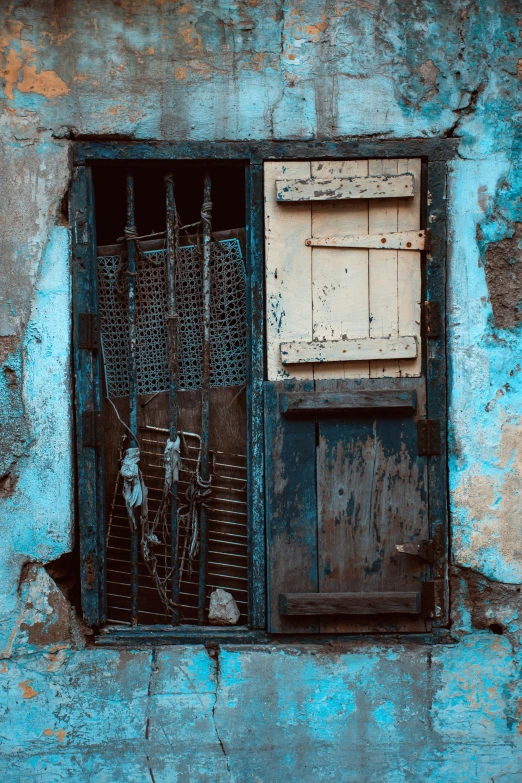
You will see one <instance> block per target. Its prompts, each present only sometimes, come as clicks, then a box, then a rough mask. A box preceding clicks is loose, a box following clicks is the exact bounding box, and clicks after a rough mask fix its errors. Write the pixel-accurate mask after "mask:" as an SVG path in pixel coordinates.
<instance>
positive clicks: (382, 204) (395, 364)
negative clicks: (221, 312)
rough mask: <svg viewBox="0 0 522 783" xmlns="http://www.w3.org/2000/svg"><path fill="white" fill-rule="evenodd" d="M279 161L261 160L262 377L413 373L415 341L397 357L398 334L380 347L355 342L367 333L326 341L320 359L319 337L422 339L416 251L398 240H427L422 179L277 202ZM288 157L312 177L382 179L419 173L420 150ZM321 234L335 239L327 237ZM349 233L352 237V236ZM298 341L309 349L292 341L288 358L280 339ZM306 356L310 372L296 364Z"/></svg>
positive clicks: (319, 179) (417, 360) (415, 176)
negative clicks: (369, 191)
mask: <svg viewBox="0 0 522 783" xmlns="http://www.w3.org/2000/svg"><path fill="white" fill-rule="evenodd" d="M282 165H283V164H281V163H268V164H266V165H265V199H266V233H267V240H266V241H267V245H266V247H267V252H266V277H267V292H268V296H267V343H268V346H267V352H268V378H269V379H270V380H275V379H277V378H281V377H295V378H303V377H307V378H308V377H309V378H311V377H312V373H313V377H314V378H315V379H328V378H368V377H376V378H377V377H389V376H392V377H398V376H400V375H401V374H404V375H420V370H421V356H420V350H416V351H415V353H410V354H408V353H404V350H403V351H402V353H400V356H401V360H403V361H404V365H401V364H400V363H399V358H398V357H399V352H398V347H397V346H398V345H399V343H397V346H395V345H394V344H393V343H390V342H388V343H386V345H388V349H387V350H384V349H383V347H382V346H381V345H377V344H375V345H374V347H373V349H370V348H369V347H368V348H366V347H365V349H364V350H362V345H363V344H364V345H365V343H360V346H359V349H358V350H355V349H350V350H349V351H348V348H346V352H343V349H340V350H339V352H338V355H337V353H336V349H333V348H332V350H331V351H329V352H328V358H327V359H326V358H325V357H326V354H324V342H325V341H327V342H332V341H333V342H334V343H335V341H339V340H341V339H346V340H354V339H358V340H364V339H365V338H384V339H388V338H399V337H401V338H410V337H415V338H416V345H417V346H420V300H421V269H420V253H419V251H418V250H410V249H407V250H399V249H398V248H400V247H402V246H403V244H405V245H407V244H408V243H410V244H413V243H415V244H416V246H418V245H419V244H420V243H421V242H424V238H425V232H424V231H421V230H420V188H417V189H416V190H417V195H416V196H415V197H413V198H405V199H402V198H395V197H394V198H384V199H377V200H375V199H353V200H350V199H343V200H337V201H336V200H323V201H305V202H301V203H299V202H292V203H288V204H286V203H280V202H278V201H276V200H275V195H274V194H275V191H274V188H275V185H274V182H280V181H281V180H280V179H279V177H280V173H279V172H280V170H281V166H282ZM287 165H288V167H290V166H291V167H293V170H294V171H296V170H297V167H303V169H302V170H303V171H305V169H306V167H307V166H308V165H310V172H309V173H310V174H311V176H310V177H308V178H307V179H306V181H307V182H316V181H317V182H319V183H321V182H325V181H331V182H334V181H335V182H337V181H341V180H342V181H345V180H346V181H350V182H352V181H356V180H357V181H367V180H368V179H371V177H370V176H369V175H373V178H374V179H375V180H376V181H378V182H381V181H384V180H388V179H390V178H391V179H394V178H395V179H398V178H400V177H402V176H403V175H406V176H410V174H411V177H412V178H413V179H415V181H417V182H420V176H421V162H420V160H419V159H410V160H408V159H405V160H398V159H379V160H358V161H342V160H341V161H311V163H310V164H308V163H306V164H303V163H289V164H287ZM399 169H400V172H399ZM285 178H288V181H290V175H289V173H286V172H285ZM296 209H297V211H295V212H294V210H296ZM307 227H308V233H307ZM324 237H330V238H333V239H332V242H335V241H336V240H337V238H340V239H341V240H342V241H341V242H340V243H339V244H338V245H337V246H326V244H327V243H326V242H324V240H323V238H324ZM394 237H395V239H394ZM350 238H353V239H354V240H355V241H354V242H353V243H351V244H352V246H350V241H349V239H350ZM369 238H370V239H371V240H372V241H371V242H368V239H369ZM383 239H384V240H385V241H384V242H383ZM345 240H346V244H343V242H344V241H345ZM303 245H304V247H303ZM307 251H308V252H310V251H311V255H309V254H308V252H307ZM309 275H311V281H309V277H308V276H309ZM308 297H310V300H308ZM297 302H298V303H299V305H297ZM399 342H400V341H399ZM410 342H411V340H410ZM297 343H301V344H311V345H312V346H313V347H312V349H311V350H307V351H306V352H304V350H303V349H302V348H300V349H299V351H298V353H296V352H295V351H294V349H291V350H290V355H292V356H294V357H295V356H297V355H299V357H300V358H299V359H295V363H294V361H291V360H290V359H289V356H288V355H287V350H286V346H287V345H288V344H297ZM282 344H284V346H285V347H283V345H282ZM316 344H323V348H322V349H320V351H321V354H320V355H321V357H322V358H320V359H317V366H312V365H314V360H313V356H314V355H319V354H316V352H315V346H316ZM332 344H333V343H332ZM400 344H401V345H403V344H402V343H400ZM390 345H394V347H393V350H391V349H390V347H389V346H390ZM305 355H306V358H303V357H304V356H305ZM281 357H283V361H281ZM369 360H371V362H372V363H371V364H368V361H369ZM291 364H294V366H290V365H291ZM303 364H307V365H309V366H307V368H306V369H307V371H308V373H309V374H303V373H302V371H303V369H304V368H303V366H302V365H303ZM402 368H403V369H402Z"/></svg>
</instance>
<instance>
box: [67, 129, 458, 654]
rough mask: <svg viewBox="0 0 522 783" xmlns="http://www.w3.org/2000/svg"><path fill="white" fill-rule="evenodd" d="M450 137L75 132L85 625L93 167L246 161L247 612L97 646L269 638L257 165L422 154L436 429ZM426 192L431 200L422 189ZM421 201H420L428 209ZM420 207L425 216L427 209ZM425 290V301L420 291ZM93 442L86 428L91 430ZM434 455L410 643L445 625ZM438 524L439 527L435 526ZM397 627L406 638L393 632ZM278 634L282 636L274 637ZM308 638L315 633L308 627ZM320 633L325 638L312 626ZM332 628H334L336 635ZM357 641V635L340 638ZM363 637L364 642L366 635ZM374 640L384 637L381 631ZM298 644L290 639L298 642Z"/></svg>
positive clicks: (444, 522)
mask: <svg viewBox="0 0 522 783" xmlns="http://www.w3.org/2000/svg"><path fill="white" fill-rule="evenodd" d="M456 148H457V142H456V140H455V139H406V140H393V141H387V140H386V141H385V140H383V141H378V140H369V141H366V140H364V139H354V140H347V141H343V142H328V141H294V142H272V141H261V142H136V141H108V142H106V141H98V140H92V141H89V140H85V141H78V142H76V143H75V144H74V146H73V166H74V168H73V179H72V184H71V190H70V197H69V214H70V222H71V227H72V245H73V246H72V278H73V364H74V378H75V388H74V400H75V414H76V419H75V420H76V461H77V474H78V481H77V483H76V486H77V503H76V508H77V517H78V522H79V547H80V575H81V596H82V609H83V613H84V617H85V620H86V622H87V623H88V624H89V625H90V626H92V627H93V628H95V629H99V628H102V626H103V625H104V623H105V621H106V597H105V562H104V551H105V547H104V536H105V533H104V519H103V481H102V477H103V457H102V449H101V448H97V449H96V448H89V447H87V448H85V447H84V446H83V432H82V428H83V424H84V414H85V413H86V412H89V411H101V410H102V390H101V384H100V380H101V356H100V352H99V351H88V350H85V349H84V348H81V347H80V344H81V343H80V334H79V316H80V315H81V314H85V313H93V312H96V305H97V290H96V279H95V275H94V270H95V259H96V233H95V225H94V200H93V185H92V167H93V166H100V165H103V164H104V163H110V164H114V163H121V164H124V163H125V162H128V163H129V164H130V165H137V164H139V163H147V162H158V163H159V162H165V163H166V162H168V161H172V162H176V163H179V162H181V161H185V162H187V163H189V162H197V161H199V162H203V161H205V160H207V161H209V162H212V163H217V162H219V161H230V160H235V161H237V162H243V163H244V165H245V177H246V239H247V242H246V246H247V259H246V261H247V280H248V300H247V311H248V325H249V327H248V369H247V374H248V375H247V377H248V384H247V388H248V394H247V444H248V447H247V458H248V471H249V473H248V476H249V484H248V487H249V489H248V524H249V528H248V529H249V545H250V563H249V609H248V628H247V629H245V628H244V627H242V628H209V627H208V626H202V627H201V628H195V627H193V626H190V627H187V626H170V625H155V626H138V627H137V628H130V627H129V628H123V627H118V628H115V627H113V626H111V627H109V628H107V629H103V630H102V632H101V633H99V634H98V635H97V637H96V641H97V643H98V644H115V643H116V644H136V643H140V642H141V643H149V644H161V643H163V644H169V643H170V644H172V643H176V642H182V643H198V642H199V643H201V642H202V641H210V642H213V641H215V642H218V643H219V642H232V643H253V642H259V641H263V640H264V639H267V638H272V637H270V636H269V635H268V634H266V633H265V631H264V629H265V626H266V562H265V558H266V555H265V551H266V543H265V497H264V492H265V481H264V459H265V458H264V429H263V384H264V379H265V377H266V368H265V333H264V298H265V297H264V209H263V206H264V204H263V163H264V162H265V161H267V160H320V159H322V160H339V159H350V160H357V159H361V158H413V157H418V158H421V159H422V174H423V187H424V198H423V200H422V210H423V212H422V216H421V217H422V220H421V227H423V228H424V227H428V228H429V229H430V240H431V244H430V249H429V252H428V253H427V254H425V255H424V258H427V259H428V261H427V262H426V263H425V274H424V275H423V284H425V285H426V287H427V290H428V291H429V298H430V299H431V300H434V301H437V302H438V303H439V306H440V314H441V319H440V320H441V328H440V333H439V335H438V336H437V337H434V338H431V339H430V340H429V341H428V348H427V350H428V351H429V359H430V361H429V364H428V372H427V374H426V385H427V404H428V416H429V418H430V419H438V420H439V421H440V422H441V426H442V431H443V432H445V431H446V422H447V396H446V377H447V361H446V336H445V299H446V297H445V289H446V246H447V231H446V187H447V186H446V183H447V167H448V161H449V160H451V159H452V158H453V157H454V156H455V155H456ZM428 195H429V198H428ZM428 201H429V207H428ZM428 211H429V214H428ZM424 294H425V291H423V300H424V299H425V298H426V297H425V296H424ZM92 435H93V437H94V438H95V439H96V437H97V435H96V432H94V433H92ZM441 441H442V443H441V454H440V457H435V458H431V459H430V460H429V463H428V472H429V486H430V501H429V504H430V505H429V519H430V525H431V527H432V531H431V532H432V535H433V534H434V533H436V534H437V536H438V540H439V541H440V545H441V547H443V549H444V552H445V553H446V557H445V558H444V563H443V566H442V569H441V570H440V572H439V573H437V574H436V578H437V579H439V580H442V581H441V583H442V584H443V593H442V594H441V600H442V602H443V606H442V607H441V612H440V614H439V616H438V618H437V619H436V620H435V621H434V622H433V628H434V630H433V631H432V632H431V633H430V634H414V635H413V636H414V637H415V638H416V639H417V640H419V639H420V638H421V637H425V636H426V637H429V639H430V641H436V640H437V639H438V638H441V639H442V638H445V631H444V628H445V627H446V626H447V624H448V614H449V593H448V573H447V562H448V561H447V555H448V489H447V454H446V438H444V437H443V438H442V439H441ZM436 528H438V530H436ZM401 636H408V634H403V635H401ZM278 638H279V639H281V636H279V637H278ZM314 638H317V637H315V636H314ZM320 638H321V641H323V642H324V641H325V640H327V639H328V636H325V635H321V637H320ZM338 638H339V637H337V639H338ZM350 638H352V639H353V638H357V635H350ZM364 638H366V639H368V638H369V637H368V636H365V637H364ZM379 638H382V635H379ZM305 641H306V637H300V638H299V642H300V643H303V642H305Z"/></svg>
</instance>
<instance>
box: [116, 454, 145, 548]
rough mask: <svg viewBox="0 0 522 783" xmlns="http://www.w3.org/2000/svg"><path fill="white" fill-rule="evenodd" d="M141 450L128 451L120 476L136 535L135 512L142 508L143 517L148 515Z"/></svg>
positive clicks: (131, 525)
mask: <svg viewBox="0 0 522 783" xmlns="http://www.w3.org/2000/svg"><path fill="white" fill-rule="evenodd" d="M139 461H140V450H139V449H138V448H137V447H132V448H130V449H127V451H126V452H125V456H124V457H123V460H122V463H121V468H120V474H121V476H122V478H123V499H124V500H125V507H126V509H127V514H128V515H129V525H130V529H131V531H132V532H133V533H134V532H135V531H136V529H137V525H136V517H135V515H134V511H135V509H136V508H137V507H138V506H141V517H142V518H143V516H144V513H145V514H148V507H147V487H146V486H145V482H144V481H143V476H142V475H141V470H140V469H139V467H138V462H139Z"/></svg>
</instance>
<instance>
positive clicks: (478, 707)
mask: <svg viewBox="0 0 522 783" xmlns="http://www.w3.org/2000/svg"><path fill="white" fill-rule="evenodd" d="M0 14H1V17H2V19H1V21H2V25H3V26H2V32H1V34H0V54H1V58H2V59H1V61H0V77H2V78H3V82H2V85H1V86H0V101H1V103H2V112H1V115H0V143H1V145H2V154H1V156H0V182H1V183H2V189H1V195H0V268H1V274H0V364H1V369H0V425H1V426H0V442H1V449H0V532H1V535H0V649H1V651H2V652H1V656H2V659H1V660H0V737H1V738H2V742H1V747H0V769H1V770H2V773H1V776H2V779H5V780H9V781H10V783H11V781H12V782H13V783H18V782H19V781H20V783H22V782H23V783H28V782H29V781H31V783H32V781H38V783H40V782H41V781H43V782H44V783H55V782H56V781H61V780H68V779H70V778H71V777H74V778H75V779H76V780H78V781H82V783H83V781H96V783H98V781H108V782H110V783H112V781H142V780H143V781H152V783H160V781H161V783H171V782H173V781H176V783H178V782H179V783H185V781H190V782H192V781H212V782H213V783H214V781H221V780H223V781H236V783H244V781H252V782H253V783H259V781H261V782H262V783H268V781H270V783H272V782H274V781H275V782H277V781H286V780H300V781H307V780H314V781H334V780H335V781H343V782H344V781H346V782H347V783H348V782H349V783H352V781H353V783H366V781H368V782H369V781H372V782H373V781H386V783H403V782H404V783H412V782H414V781H429V782H430V783H432V782H435V781H452V783H453V781H454V782H455V783H460V781H462V783H464V782H466V783H468V782H469V781H478V782H479V783H483V782H484V783H486V782H487V783H490V781H495V783H497V781H502V783H516V782H517V781H519V780H520V781H522V753H521V747H520V746H521V742H522V740H521V734H520V732H521V731H522V723H521V721H522V692H521V687H520V665H521V661H520V655H521V653H520V647H521V645H520V639H521V634H520V629H519V620H518V615H519V613H520V608H521V597H520V596H521V593H520V585H522V544H521V543H520V542H521V541H522V507H521V503H520V499H519V498H520V487H521V482H522V475H521V474H522V445H521V444H522V438H521V431H522V388H521V367H522V350H521V349H522V339H521V330H522V326H521V321H522V271H520V270H522V266H521V265H522V249H521V242H522V234H521V233H520V232H521V230H522V227H521V226H519V225H518V224H520V223H522V214H521V213H522V187H521V180H522V172H521V164H520V159H521V158H520V120H521V103H522V98H521V95H522V92H521V81H522V51H521V50H522V47H521V41H522V39H521V31H522V7H521V6H520V3H519V2H516V1H515V0H511V1H510V0H507V1H506V2H499V1H498V0H477V1H476V2H473V1H472V0H455V1H454V2H445V0H419V2H416V3H410V2H406V0H396V2H394V3H390V2H388V1H387V0H353V1H352V2H340V0H339V1H338V0H319V1H318V2H315V1H314V2H309V1H308V0H305V1H304V2H298V1H297V0H291V1H290V2H271V0H266V2H265V1H264V0H261V1H260V0H249V1H248V2H247V1H246V0H245V2H239V0H236V1H234V2H226V3H225V2H222V1H221V0H205V1H204V2H201V3H191V2H174V1H173V0H172V1H171V0H142V1H141V2H138V1H137V0H136V1H133V0H95V1H94V0H93V1H92V2H85V0H82V1H80V0H55V1H54V2H41V1H40V2H38V0H33V1H32V2H31V0H28V1H27V2H23V3H22V2H12V3H6V4H4V6H3V8H2V10H1V11H0ZM81 136H83V137H86V136H87V137H96V138H110V137H113V138H114V137H115V136H118V137H120V136H122V137H125V138H134V139H166V140H190V139H194V140H207V139H211V140H237V139H313V138H326V139H345V138H352V137H360V136H366V137H368V136H373V137H378V138H379V137H381V138H407V137H437V136H451V137H455V138H458V140H459V152H458V156H457V158H456V159H455V160H454V161H453V162H452V163H451V164H450V186H449V193H448V209H449V219H450V247H449V250H450V259H449V281H448V291H447V294H448V305H449V307H448V328H449V346H448V347H449V357H450V385H449V395H450V489H451V529H452V568H451V570H452V591H451V612H452V620H451V637H452V639H453V641H452V642H451V643H446V644H441V645H435V646H431V645H422V644H414V643H411V644H410V643H408V644H404V643H399V642H398V641H392V640H387V641H383V642H382V643H380V644H375V643H370V642H367V643H362V642H353V643H349V644H344V645H343V646H339V645H335V644H334V645H333V646H326V647H322V646H320V645H307V646H304V647H296V646H284V645H274V646H268V647H266V646H257V647H256V646H253V647H245V648H235V649H234V648H231V647H224V648H222V649H221V650H220V652H219V655H218V657H217V659H216V658H213V657H211V656H210V655H209V654H208V652H207V651H206V650H205V648H203V647H201V646H197V645H196V646H193V647H186V646H182V647H168V648H158V649H155V650H153V649H139V650H133V651H126V652H122V651H118V650H108V649H94V648H92V647H91V646H89V645H88V644H87V645H86V642H85V640H84V636H83V633H82V629H81V628H80V625H79V623H78V620H77V619H76V618H75V616H74V612H72V611H71V608H70V606H69V604H68V602H67V601H66V599H65V598H64V596H63V595H62V593H61V592H60V590H59V589H58V588H57V587H56V585H55V584H54V582H53V580H52V579H51V577H50V576H49V575H48V574H47V572H46V571H45V569H44V568H43V564H45V563H48V562H50V561H52V560H55V559H56V558H57V557H59V556H60V555H61V554H63V553H65V552H67V551H70V549H71V548H72V545H73V531H74V510H73V491H72V490H73V487H72V456H71V455H72V425H71V410H70V399H71V378H70V370H69V347H70V345H69V342H70V330H69V323H70V321H69V319H70V236H69V233H70V232H69V227H68V224H67V220H66V217H65V216H64V214H63V206H62V204H63V199H64V196H65V195H66V191H67V187H68V183H69V180H70V147H71V144H72V143H73V141H72V140H73V139H74V138H78V137H81ZM492 629H493V630H492ZM494 631H497V632H498V631H502V633H501V634H499V633H494Z"/></svg>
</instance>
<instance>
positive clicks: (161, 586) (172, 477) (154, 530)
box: [141, 437, 181, 612]
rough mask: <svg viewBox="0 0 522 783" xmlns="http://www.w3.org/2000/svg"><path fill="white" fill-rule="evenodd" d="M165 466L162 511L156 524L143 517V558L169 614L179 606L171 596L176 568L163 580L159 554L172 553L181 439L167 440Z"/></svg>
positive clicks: (160, 507) (164, 453)
mask: <svg viewBox="0 0 522 783" xmlns="http://www.w3.org/2000/svg"><path fill="white" fill-rule="evenodd" d="M163 464H164V467H165V478H164V481H163V493H162V496H161V501H160V505H159V508H158V510H157V511H156V514H155V515H154V520H153V521H152V522H150V521H149V518H148V515H147V517H146V518H143V517H142V525H141V554H142V556H143V560H144V561H145V564H146V566H147V568H148V571H149V573H150V575H151V576H152V578H153V580H154V584H155V585H156V589H157V591H158V593H159V596H160V598H161V600H162V603H163V605H164V607H165V609H166V610H167V612H168V611H172V609H174V608H176V607H177V606H178V604H176V603H175V602H174V601H173V600H172V598H171V597H170V596H169V595H168V592H167V586H168V580H169V579H170V578H171V576H172V572H173V570H174V568H173V566H172V565H171V568H170V569H169V570H168V571H166V572H165V575H164V576H163V577H161V576H160V575H159V573H158V557H157V551H158V550H159V548H160V547H162V548H163V549H164V550H168V541H167V531H168V529H169V524H168V519H167V515H168V512H169V509H170V498H171V492H172V489H173V487H174V485H175V484H177V482H178V481H179V470H180V466H181V456H180V439H179V437H178V438H176V440H175V441H173V440H171V439H170V438H169V439H168V440H167V444H166V446H165V451H164V452H163ZM165 554H166V555H167V554H168V553H167V551H165Z"/></svg>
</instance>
